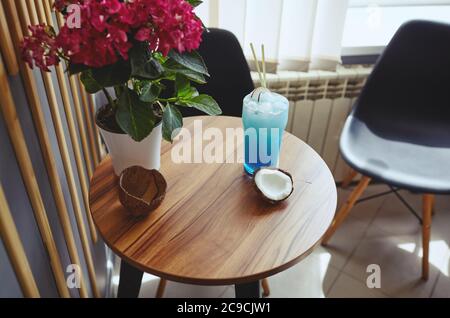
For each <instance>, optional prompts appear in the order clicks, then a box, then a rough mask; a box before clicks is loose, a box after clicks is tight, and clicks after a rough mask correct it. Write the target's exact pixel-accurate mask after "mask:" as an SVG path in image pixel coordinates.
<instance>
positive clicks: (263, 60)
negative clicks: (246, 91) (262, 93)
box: [261, 44, 267, 88]
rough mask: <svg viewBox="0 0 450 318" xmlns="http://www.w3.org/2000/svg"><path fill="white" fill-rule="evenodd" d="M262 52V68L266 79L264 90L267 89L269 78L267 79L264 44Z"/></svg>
mask: <svg viewBox="0 0 450 318" xmlns="http://www.w3.org/2000/svg"><path fill="white" fill-rule="evenodd" d="M261 51H262V68H263V77H264V86H263V87H264V88H266V87H267V77H266V53H265V50H264V44H262V45H261Z"/></svg>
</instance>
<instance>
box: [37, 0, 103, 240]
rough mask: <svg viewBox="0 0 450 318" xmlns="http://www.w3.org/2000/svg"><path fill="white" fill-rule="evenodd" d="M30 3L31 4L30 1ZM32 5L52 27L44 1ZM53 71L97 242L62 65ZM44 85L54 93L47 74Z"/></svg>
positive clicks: (88, 216) (40, 18)
mask: <svg viewBox="0 0 450 318" xmlns="http://www.w3.org/2000/svg"><path fill="white" fill-rule="evenodd" d="M30 2H31V3H32V1H30ZM34 3H35V7H36V8H37V12H38V18H39V23H46V24H49V25H53V22H52V15H51V12H50V10H48V12H47V14H46V10H45V9H44V3H46V1H43V0H35V1H34ZM49 22H50V23H49ZM33 23H34V22H33ZM55 69H56V76H57V80H58V84H59V92H60V94H61V98H62V101H63V107H64V111H65V115H66V116H65V117H66V122H67V126H68V128H69V137H70V140H71V142H72V150H73V153H74V157H75V163H76V167H77V171H78V178H79V181H80V185H81V193H82V196H83V201H84V206H85V211H86V219H87V220H88V223H89V227H90V229H91V236H92V240H93V241H94V242H96V241H97V232H96V230H95V226H94V223H93V221H92V217H91V213H90V212H89V204H88V180H87V179H86V174H85V169H84V164H83V160H82V158H81V148H80V143H79V141H78V136H77V133H76V125H75V121H74V117H73V113H72V106H71V103H70V98H69V90H68V87H67V83H66V79H65V75H64V70H63V68H62V65H59V66H56V67H55ZM43 74H44V73H43ZM44 83H47V84H48V85H49V86H48V87H47V94H49V92H48V90H52V91H53V93H54V86H53V83H52V79H51V76H50V75H49V73H45V74H44ZM47 84H46V86H47ZM50 95H54V94H50ZM51 98H52V103H51V105H52V106H51V107H53V106H55V105H57V102H55V101H56V99H53V96H52V97H51ZM56 108H57V106H56ZM55 114H56V112H55ZM58 119H59V121H61V117H60V116H58ZM61 139H64V133H62V135H61Z"/></svg>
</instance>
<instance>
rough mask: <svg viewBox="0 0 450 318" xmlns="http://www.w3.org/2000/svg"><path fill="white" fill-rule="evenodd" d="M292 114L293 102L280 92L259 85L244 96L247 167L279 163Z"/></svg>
mask: <svg viewBox="0 0 450 318" xmlns="http://www.w3.org/2000/svg"><path fill="white" fill-rule="evenodd" d="M288 116H289V102H288V100H287V99H286V98H285V97H284V96H281V95H279V94H277V93H273V92H270V91H269V90H265V89H256V90H255V91H253V92H252V93H251V94H249V95H247V96H246V97H245V98H244V103H243V110H242V120H243V124H244V131H245V163H244V168H245V171H246V172H247V173H248V174H249V175H253V173H254V172H255V170H257V169H259V168H261V167H278V162H279V156H280V149H281V141H282V138H283V132H284V130H285V128H286V125H287V121H288Z"/></svg>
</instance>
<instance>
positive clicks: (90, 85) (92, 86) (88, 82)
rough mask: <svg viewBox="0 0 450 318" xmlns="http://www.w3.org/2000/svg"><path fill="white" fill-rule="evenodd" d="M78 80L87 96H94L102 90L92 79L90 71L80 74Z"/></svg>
mask: <svg viewBox="0 0 450 318" xmlns="http://www.w3.org/2000/svg"><path fill="white" fill-rule="evenodd" d="M80 80H81V82H82V83H83V86H84V89H85V90H86V92H88V93H89V94H95V93H97V92H98V91H101V90H102V86H101V85H100V84H99V83H98V82H97V81H96V80H95V79H94V78H93V77H92V71H91V70H87V71H84V72H82V73H81V75H80Z"/></svg>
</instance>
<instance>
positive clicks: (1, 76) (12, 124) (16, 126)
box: [0, 0, 69, 297]
mask: <svg viewBox="0 0 450 318" xmlns="http://www.w3.org/2000/svg"><path fill="white" fill-rule="evenodd" d="M11 1H12V0H9V1H8V2H11ZM10 4H11V3H10ZM12 4H14V3H12ZM0 92H2V94H0V106H1V109H2V113H3V116H4V119H5V123H6V126H7V129H8V132H9V135H10V138H11V143H12V145H13V147H14V151H15V152H16V157H17V161H18V164H19V167H20V170H21V172H22V176H23V180H24V183H25V187H26V189H27V192H28V195H29V198H30V201H31V205H32V207H33V211H34V215H35V219H36V223H37V225H38V228H39V231H40V233H41V236H42V241H43V244H44V246H45V248H46V250H47V252H48V255H49V260H50V265H51V267H52V270H53V274H54V276H55V281H56V286H57V288H58V292H59V294H60V296H62V297H69V290H68V289H67V286H66V282H65V278H64V273H63V268H62V264H61V260H60V258H59V255H58V250H57V248H56V244H55V241H54V239H53V234H52V231H51V228H50V224H49V221H48V218H47V212H46V210H45V207H44V203H43V200H42V196H41V193H40V191H39V185H38V183H37V180H36V175H35V173H34V170H33V167H32V165H31V158H30V155H29V153H28V149H27V145H26V143H25V136H24V134H23V131H22V127H21V125H20V122H19V119H18V116H17V113H16V109H15V106H14V101H13V98H12V96H11V91H10V87H9V82H8V78H7V74H6V71H5V69H4V67H3V61H1V62H0Z"/></svg>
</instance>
